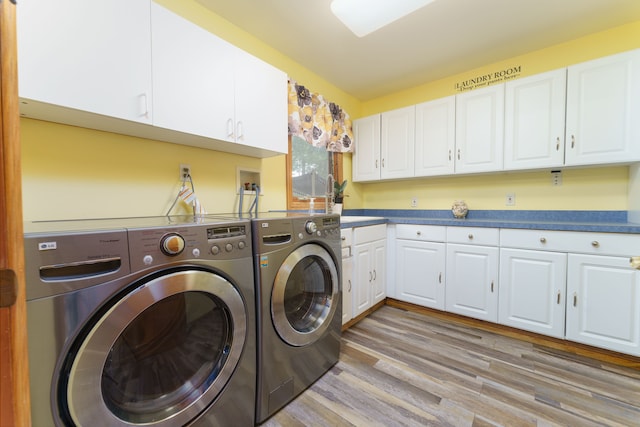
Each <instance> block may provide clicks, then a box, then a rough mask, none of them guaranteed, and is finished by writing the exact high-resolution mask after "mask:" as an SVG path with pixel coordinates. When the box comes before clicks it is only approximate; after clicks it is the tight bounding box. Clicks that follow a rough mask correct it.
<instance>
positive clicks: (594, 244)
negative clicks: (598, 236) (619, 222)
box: [591, 240, 600, 248]
mask: <svg viewBox="0 0 640 427" xmlns="http://www.w3.org/2000/svg"><path fill="white" fill-rule="evenodd" d="M591 246H593V247H594V248H598V247H600V242H598V241H597V240H594V241H593V242H591Z"/></svg>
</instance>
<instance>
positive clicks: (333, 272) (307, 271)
mask: <svg viewBox="0 0 640 427" xmlns="http://www.w3.org/2000/svg"><path fill="white" fill-rule="evenodd" d="M339 291H340V284H339V281H338V273H337V268H336V264H335V261H334V259H333V258H332V257H331V255H330V254H329V252H327V250H326V249H324V248H323V247H322V246H319V245H314V244H311V245H306V246H302V247H300V248H298V249H297V250H295V251H294V252H293V253H291V254H290V255H289V256H288V257H287V259H286V260H285V261H284V263H283V265H282V266H281V267H280V270H279V271H278V274H277V275H276V279H275V283H274V287H273V293H272V298H271V312H272V317H273V322H274V325H275V328H276V330H277V331H278V334H279V335H280V337H281V338H282V339H283V340H284V341H285V342H287V343H289V344H291V345H295V346H303V345H309V344H311V343H313V342H314V341H316V340H317V339H318V338H320V336H322V334H323V333H324V331H325V330H326V329H327V327H328V326H329V324H330V323H331V321H332V319H333V317H334V315H335V312H336V307H337V306H338V305H339V300H340V293H339Z"/></svg>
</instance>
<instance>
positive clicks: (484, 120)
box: [455, 84, 504, 173]
mask: <svg viewBox="0 0 640 427" xmlns="http://www.w3.org/2000/svg"><path fill="white" fill-rule="evenodd" d="M503 140H504V85H502V84H500V85H495V86H489V87H486V88H482V89H477V90H473V91H470V92H466V93H463V94H461V95H456V152H455V161H456V166H455V170H456V173H474V172H491V171H499V170H502V152H503V150H502V148H503Z"/></svg>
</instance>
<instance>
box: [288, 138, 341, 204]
mask: <svg viewBox="0 0 640 427" xmlns="http://www.w3.org/2000/svg"><path fill="white" fill-rule="evenodd" d="M332 155H333V174H332V175H333V177H334V178H335V180H336V181H337V182H342V153H332ZM285 157H286V162H287V209H288V210H308V209H309V200H305V199H301V198H299V197H293V180H292V173H291V172H292V171H291V169H292V163H293V161H292V158H293V156H292V153H291V135H289V150H288V154H287V155H286V156H285ZM314 205H315V209H324V206H325V205H324V198H319V197H317V198H316V199H315V201H314Z"/></svg>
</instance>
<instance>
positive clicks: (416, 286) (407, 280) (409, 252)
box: [395, 224, 446, 310]
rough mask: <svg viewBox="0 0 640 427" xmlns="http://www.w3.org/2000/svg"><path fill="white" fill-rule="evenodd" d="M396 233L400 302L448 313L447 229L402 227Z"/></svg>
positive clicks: (397, 287) (396, 266)
mask: <svg viewBox="0 0 640 427" xmlns="http://www.w3.org/2000/svg"><path fill="white" fill-rule="evenodd" d="M396 233H397V237H396V265H395V268H396V275H395V279H396V298H397V299H399V300H401V301H406V302H410V303H413V304H418V305H421V306H423V307H430V308H435V309H438V310H444V308H445V305H444V298H445V285H446V279H445V268H446V263H445V259H446V248H445V243H444V241H445V227H437V226H436V227H433V226H431V227H430V226H419V225H403V224H401V225H398V226H397V228H396ZM425 240H429V241H425ZM431 240H436V241H431Z"/></svg>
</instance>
